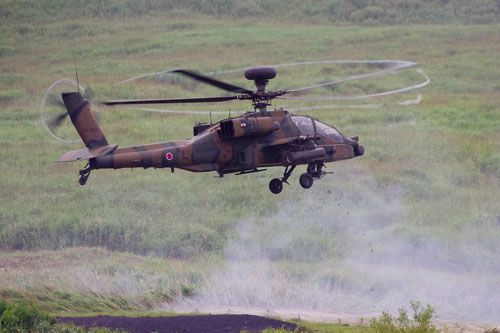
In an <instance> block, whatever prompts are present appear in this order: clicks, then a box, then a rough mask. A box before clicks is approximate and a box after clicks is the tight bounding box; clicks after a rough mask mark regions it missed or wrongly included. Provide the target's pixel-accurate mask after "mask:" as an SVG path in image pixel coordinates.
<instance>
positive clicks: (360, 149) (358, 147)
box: [347, 136, 365, 157]
mask: <svg viewBox="0 0 500 333" xmlns="http://www.w3.org/2000/svg"><path fill="white" fill-rule="evenodd" d="M358 141H359V137H358V136H353V137H350V138H349V139H348V140H347V144H349V145H350V146H352V148H354V156H355V157H357V156H363V155H364V154H365V147H364V146H363V145H362V144H360V143H358Z"/></svg>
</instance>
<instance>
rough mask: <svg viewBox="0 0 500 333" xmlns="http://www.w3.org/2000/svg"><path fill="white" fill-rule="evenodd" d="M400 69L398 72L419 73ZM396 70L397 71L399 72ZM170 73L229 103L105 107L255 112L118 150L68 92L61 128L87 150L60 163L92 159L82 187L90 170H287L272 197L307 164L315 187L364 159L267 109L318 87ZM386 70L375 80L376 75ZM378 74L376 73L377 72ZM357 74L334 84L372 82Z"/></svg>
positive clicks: (303, 119) (332, 136)
mask: <svg viewBox="0 0 500 333" xmlns="http://www.w3.org/2000/svg"><path fill="white" fill-rule="evenodd" d="M416 65H417V64H416V63H411V62H403V64H402V65H400V68H408V67H413V66H416ZM398 69H399V68H398ZM169 72H170V73H175V74H180V75H183V76H186V77H189V78H191V79H194V80H197V81H199V82H202V83H205V84H209V85H211V86H215V87H217V88H220V89H222V90H225V91H227V92H230V93H232V95H231V96H220V97H200V98H174V99H134V100H111V101H105V102H103V104H105V105H108V106H113V105H146V104H178V103H208V102H224V101H230V100H240V101H243V100H245V101H251V103H252V106H253V109H254V110H253V111H248V112H246V113H244V114H242V115H241V116H237V117H229V118H227V119H224V120H221V121H219V122H217V123H213V124H212V123H211V124H197V125H195V126H194V127H193V135H194V136H193V138H191V139H188V140H177V141H169V142H160V143H151V144H143V145H137V146H127V147H119V146H118V145H116V144H109V143H108V141H107V139H106V137H105V136H104V133H103V132H102V130H101V129H100V127H99V125H98V123H97V121H96V118H95V117H94V115H93V113H92V112H91V103H89V101H88V100H87V99H85V98H84V97H83V96H82V94H81V93H80V92H79V91H73V92H63V93H62V95H61V97H62V101H63V103H64V106H65V108H66V110H67V113H65V114H64V115H61V116H59V118H58V119H57V122H60V121H61V120H62V119H63V118H64V117H65V116H67V115H69V118H70V119H71V122H72V123H73V125H74V127H75V128H76V130H77V132H78V134H79V135H80V137H81V139H82V141H83V143H84V144H85V145H86V147H87V148H86V149H81V150H75V151H69V152H67V153H65V154H63V155H62V156H61V157H60V158H59V159H58V160H57V161H58V162H74V161H80V160H87V161H88V163H87V165H86V166H85V167H84V168H83V169H81V170H80V171H79V176H80V178H79V183H80V185H85V184H86V182H87V180H88V178H89V175H90V173H91V171H92V170H100V169H122V168H144V169H147V168H169V169H171V172H172V173H173V172H174V170H175V169H182V170H187V171H192V172H209V171H215V172H217V174H218V175H219V176H220V177H223V176H224V175H226V174H232V173H234V174H236V175H244V174H250V173H255V172H261V171H264V170H266V169H265V168H268V167H284V168H285V169H284V173H283V176H282V177H280V178H273V179H271V181H270V182H269V189H270V191H271V192H272V193H274V194H278V193H280V192H281V191H282V190H283V184H284V183H286V184H289V183H288V179H289V177H290V176H291V175H292V172H293V171H294V170H295V169H296V167H297V166H299V165H305V166H307V167H306V171H305V172H304V173H302V174H301V176H300V178H299V183H300V185H301V186H302V187H303V188H304V189H308V188H310V187H311V186H312V185H313V183H314V181H315V180H319V179H321V178H322V177H323V176H325V175H326V174H327V173H328V172H326V171H325V170H324V168H325V164H326V163H330V162H336V161H340V160H347V159H352V158H355V157H359V156H363V155H364V153H365V148H364V147H363V145H362V144H361V143H359V138H358V137H357V136H352V137H347V136H345V135H343V134H342V133H341V132H340V131H339V130H337V129H336V128H335V127H334V126H331V125H328V124H326V123H324V122H322V121H320V120H319V119H315V118H313V117H310V116H305V115H296V114H291V113H290V112H288V111H287V110H284V109H282V108H280V109H274V110H268V107H269V106H270V105H271V101H272V100H273V99H287V97H286V96H284V95H287V94H292V93H294V92H299V91H303V90H307V89H312V88H316V87H319V86H323V85H325V84H318V85H314V86H310V87H304V88H299V89H293V90H280V91H267V90H266V86H267V85H268V83H269V80H272V79H273V78H275V77H276V75H277V71H276V69H275V68H274V67H271V66H266V67H251V68H248V69H246V70H245V71H244V75H245V78H246V79H248V80H251V81H253V82H254V84H255V88H256V89H255V90H249V89H246V88H243V87H239V86H236V85H233V84H230V83H227V82H224V81H221V80H218V79H215V78H214V77H211V76H208V75H203V74H200V73H197V72H194V71H190V70H185V69H176V70H172V71H169ZM381 72H383V71H380V72H377V73H375V75H379V73H381ZM372 74H373V73H372ZM372 74H368V75H366V74H365V75H360V76H356V77H350V78H348V79H343V80H337V81H332V82H329V83H326V84H336V83H339V82H344V81H346V80H351V79H356V78H359V77H367V76H370V75H372Z"/></svg>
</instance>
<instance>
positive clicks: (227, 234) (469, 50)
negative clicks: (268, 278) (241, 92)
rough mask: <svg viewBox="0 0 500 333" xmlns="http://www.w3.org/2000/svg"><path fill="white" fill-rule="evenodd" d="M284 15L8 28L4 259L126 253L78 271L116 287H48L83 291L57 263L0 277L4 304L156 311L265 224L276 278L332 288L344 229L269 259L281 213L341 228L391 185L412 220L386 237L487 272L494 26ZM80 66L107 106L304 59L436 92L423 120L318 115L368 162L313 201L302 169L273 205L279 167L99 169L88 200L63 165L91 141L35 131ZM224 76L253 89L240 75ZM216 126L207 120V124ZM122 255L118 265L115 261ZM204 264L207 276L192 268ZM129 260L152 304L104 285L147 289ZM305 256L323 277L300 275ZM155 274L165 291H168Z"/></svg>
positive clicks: (136, 139)
mask: <svg viewBox="0 0 500 333" xmlns="http://www.w3.org/2000/svg"><path fill="white" fill-rule="evenodd" d="M36 10H38V9H36V8H35V9H33V11H36ZM374 12H375V11H374ZM289 15H290V18H287V20H286V21H281V20H274V19H271V18H265V19H261V20H259V21H258V24H255V22H254V18H253V16H251V17H250V18H249V17H244V18H242V19H235V18H234V17H223V18H218V19H217V20H214V19H213V18H211V17H207V16H202V15H200V16H192V17H191V16H186V15H184V16H182V17H172V16H164V15H161V14H158V15H152V16H146V17H136V16H133V17H126V18H121V17H118V16H113V18H112V19H109V18H102V17H99V15H89V16H88V17H87V16H83V17H81V18H76V19H75V18H73V17H72V18H71V19H68V18H64V19H58V20H55V19H48V18H47V17H44V18H43V22H42V23H41V22H38V21H37V22H35V23H34V24H28V23H26V22H14V21H8V23H7V24H3V25H2V26H0V57H1V58H0V59H1V62H0V91H1V93H0V145H1V146H2V149H1V150H0V170H1V171H2V172H1V173H0V193H1V197H2V200H1V203H0V248H1V249H5V250H8V251H12V250H17V251H53V250H61V249H67V248H73V247H85V248H89V247H92V248H97V249H98V250H97V251H106V250H108V251H114V252H112V253H113V256H116V258H109V259H106V260H104V261H102V260H100V259H99V260H98V262H97V263H95V264H94V263H93V262H92V261H89V260H90V259H85V258H86V256H87V255H88V256H90V258H91V257H92V256H91V252H92V251H94V250H90V249H85V250H81V251H82V253H83V254H85V256H83V257H82V259H81V260H83V261H84V265H87V266H86V267H90V268H89V269H90V271H91V272H92V274H93V275H92V274H91V275H90V276H88V278H89V279H92V278H95V277H96V276H98V277H101V276H103V277H105V278H106V279H107V280H106V281H107V283H108V284H109V285H108V286H109V288H110V289H109V290H98V291H95V290H93V289H91V288H88V286H87V287H85V288H83V289H78V288H77V287H75V285H71V284H70V285H65V284H64V283H59V284H57V285H54V284H53V283H49V281H51V280H50V279H44V277H43V275H36V274H38V273H37V272H39V271H43V272H46V274H48V276H49V277H50V276H52V277H54V276H55V279H56V281H60V282H64V281H66V280H68V281H73V282H74V281H77V280H76V277H78V276H80V275H81V274H83V273H84V272H82V271H79V270H78V269H77V268H78V264H79V262H78V259H75V258H73V259H71V260H73V264H72V266H71V267H72V269H75V270H74V271H71V272H72V273H71V274H70V275H71V276H70V277H69V278H68V277H66V276H64V274H63V271H64V270H63V268H61V267H59V266H58V268H56V269H55V270H47V271H44V268H43V267H42V266H36V267H35V268H32V269H31V268H30V269H29V270H27V271H26V270H24V268H22V269H21V268H16V269H15V270H14V271H13V272H8V273H6V272H5V271H1V272H0V281H4V283H1V285H2V290H1V293H2V295H3V297H6V298H9V299H17V300H20V299H29V300H32V301H34V302H36V303H37V304H39V305H40V306H41V307H42V308H43V309H47V310H51V311H58V312H64V313H79V312H93V311H99V312H102V311H115V310H126V311H148V310H150V309H152V308H154V307H155V306H157V305H158V304H160V303H162V302H166V301H167V302H168V301H169V300H170V299H172V297H175V296H176V295H182V294H183V293H184V294H189V293H191V292H192V291H193V289H192V288H197V287H199V286H202V285H204V283H205V282H206V281H207V276H208V275H209V274H210V271H211V270H212V269H213V268H214V267H219V266H220V265H221V263H222V258H223V255H224V251H225V248H226V246H227V244H228V243H229V242H231V241H234V240H238V239H239V238H238V237H239V235H238V231H237V230H236V228H235V227H236V226H237V225H238V223H240V222H241V221H246V220H251V221H254V222H255V225H257V226H260V227H261V231H256V233H255V235H253V237H254V238H256V240H255V241H256V242H257V243H258V244H259V246H261V249H263V250H264V251H266V254H269V256H270V257H269V258H270V259H271V260H272V261H273V262H276V263H279V262H280V261H281V260H284V261H285V263H284V264H283V266H284V267H292V268H290V270H291V271H292V272H295V273H297V275H301V274H302V275H304V276H306V277H310V278H313V279H319V278H320V275H321V274H324V275H325V276H324V278H325V279H326V280H328V279H331V280H335V278H338V277H339V275H340V276H341V277H342V275H341V274H342V272H339V271H336V270H329V269H325V271H323V270H322V269H318V268H317V267H318V265H319V264H320V263H325V262H328V263H334V264H336V263H337V262H338V260H340V259H341V258H343V256H344V255H345V252H346V249H349V246H350V244H346V243H342V236H341V234H340V233H339V230H337V229H328V228H327V227H325V226H323V225H321V224H315V223H312V226H309V224H303V225H302V224H301V229H299V230H301V232H302V234H300V235H299V236H297V237H295V236H294V237H295V238H294V237H292V240H293V241H292V242H290V243H289V244H287V246H283V247H277V246H275V243H277V242H278V240H276V237H275V235H276V234H280V233H281V232H283V230H281V229H280V227H282V228H288V227H289V224H287V223H286V221H283V214H280V213H283V211H285V212H286V211H288V210H290V211H294V210H292V209H290V207H298V208H297V210H296V211H294V212H295V213H297V214H296V216H298V217H297V219H302V220H307V218H308V217H309V216H311V214H312V213H314V212H322V213H323V214H324V216H340V212H342V213H344V211H341V210H340V209H341V208H338V210H335V209H334V208H332V206H335V204H336V203H337V202H344V201H342V200H344V199H346V198H347V199H349V200H353V204H352V205H351V206H348V207H349V208H350V209H352V211H353V212H355V211H357V210H361V211H363V208H364V207H365V206H363V205H364V204H368V205H369V204H372V205H374V204H373V203H370V202H368V203H366V202H363V200H367V199H366V197H365V196H364V195H365V194H366V193H368V195H369V194H370V193H375V192H376V193H378V192H383V193H385V192H384V191H386V189H391V188H393V187H395V188H400V189H401V191H400V192H401V200H400V201H401V203H400V204H401V205H402V206H404V214H401V215H402V216H400V217H399V218H400V219H398V223H397V225H394V226H392V228H393V229H394V230H396V233H397V234H398V235H404V236H405V237H408V238H409V239H411V240H412V241H414V242H415V243H418V242H419V241H421V240H423V239H432V240H436V242H438V243H439V244H443V246H444V247H445V248H446V249H447V250H448V251H450V252H453V251H455V250H457V249H461V248H462V244H463V242H464V240H465V241H468V242H473V243H474V244H476V243H478V242H484V244H487V245H485V246H484V247H483V248H481V250H480V251H479V252H478V254H477V256H478V257H480V258H481V261H480V262H481V264H483V263H484V264H485V265H488V264H492V263H493V264H494V263H495V258H497V257H498V250H497V249H496V247H494V246H490V245H489V244H495V242H496V240H498V237H500V228H499V227H498V226H499V223H500V222H499V221H500V206H499V205H498V199H497V198H498V197H499V195H500V192H499V188H500V155H499V153H498V152H499V151H500V134H499V133H500V131H499V129H500V109H499V106H498V105H500V103H499V102H500V97H499V96H500V95H499V94H498V92H499V89H500V88H499V85H498V79H499V78H500V57H499V54H500V43H498V31H499V25H498V24H490V25H462V24H445V25H414V26H377V27H360V26H349V25H344V26H340V25H331V24H327V23H323V24H298V23H297V21H294V20H293V18H292V17H293V13H291V14H289ZM357 15H358V14H357ZM359 15H361V14H359ZM436 15H437V14H436ZM228 27H230V28H228ZM73 55H75V57H76V62H77V64H78V71H79V76H80V81H81V82H82V83H83V84H85V85H90V86H91V87H92V88H93V90H94V91H95V92H96V96H97V99H104V98H128V97H131V98H132V97H139V96H142V97H151V98H153V97H158V96H169V97H188V96H206V95H210V94H217V95H218V94H220V93H221V92H220V91H218V90H216V89H212V88H207V87H204V86H200V85H197V84H192V83H189V82H188V81H185V80H179V81H177V80H175V79H171V78H162V79H161V80H158V79H157V80H156V81H155V80H144V81H141V84H129V85H124V86H122V87H120V88H115V89H113V87H112V85H113V84H114V83H116V82H119V81H121V80H124V79H127V78H129V77H132V76H135V75H139V74H143V73H148V72H156V71H162V70H167V69H171V68H178V67H183V68H191V69H195V70H200V71H202V72H209V71H214V70H224V69H231V68H242V67H246V66H253V65H267V64H280V63H287V62H297V61H306V60H327V59H387V58H392V59H405V60H411V61H417V62H420V63H421V68H422V69H423V70H425V72H426V73H427V74H428V75H429V76H430V77H431V79H432V83H431V84H430V85H429V86H428V87H426V88H424V89H423V91H422V93H423V100H422V103H421V104H420V105H417V106H410V107H406V108H384V109H377V110H370V109H366V110H364V109H363V110H349V109H332V110H322V111H316V112H314V113H309V114H312V115H313V116H314V117H317V118H319V119H321V120H323V121H325V122H326V123H329V124H332V125H335V126H337V127H338V128H339V129H340V130H341V131H342V132H343V133H345V134H346V135H348V136H352V135H359V136H360V141H361V142H362V143H363V145H364V146H365V147H366V149H367V153H366V155H365V156H363V157H362V158H359V159H356V160H352V161H347V162H342V163H337V164H332V165H331V166H330V165H329V170H330V171H335V172H336V174H335V175H332V176H328V177H325V179H323V180H322V181H320V182H316V183H315V185H314V188H313V189H312V190H311V191H303V190H302V189H301V188H300V187H299V185H298V176H299V175H300V173H301V172H302V171H298V172H296V173H295V174H294V175H293V176H292V177H291V179H290V183H291V184H292V186H289V187H288V186H287V187H285V190H284V192H283V193H282V194H280V195H279V196H275V195H272V194H271V193H270V192H269V191H268V188H267V186H268V182H269V180H270V179H271V178H273V177H278V176H280V175H281V174H282V170H280V169H271V170H268V171H267V172H264V173H258V174H252V175H247V176H227V177H224V178H223V179H219V178H214V177H213V176H214V174H193V173H188V172H183V171H177V170H176V172H175V174H170V172H169V171H166V170H134V171H131V170H118V171H109V170H104V171H96V172H92V175H91V177H90V179H89V181H88V184H87V185H86V186H85V187H80V186H79V185H78V184H77V178H78V176H77V173H78V170H79V169H80V168H81V167H83V163H72V164H56V163H54V161H55V160H56V159H57V158H58V157H59V156H60V155H61V154H63V153H64V152H66V151H68V150H75V149H81V148H83V147H82V145H81V144H62V143H58V142H55V141H54V140H53V139H52V138H51V137H50V136H49V135H48V134H47V133H46V132H45V130H44V128H43V126H42V124H41V121H40V109H39V108H40V100H41V98H42V96H43V95H44V93H45V91H46V89H47V88H48V87H49V86H50V85H51V84H52V83H53V82H54V81H56V80H58V79H60V78H62V77H67V78H73V76H74V62H73V59H74V58H73ZM367 69H369V68H366V67H356V66H331V67H325V66H323V65H318V66H311V67H297V68H287V69H283V70H281V69H280V70H279V73H278V77H277V78H276V80H274V81H272V82H271V84H270V88H271V87H272V89H287V88H295V87H301V86H307V85H310V84H314V83H317V82H319V81H322V80H326V79H328V78H329V77H330V75H331V76H333V77H344V76H346V75H351V74H353V73H357V72H358V71H363V70H367ZM220 78H221V79H224V80H229V81H230V82H233V83H234V84H238V85H244V86H246V87H251V86H252V85H251V84H250V83H249V82H247V81H246V80H245V79H244V78H242V73H236V74H227V75H221V76H220ZM414 80H421V78H418V76H416V75H415V73H414V72H412V71H408V72H405V73H401V74H400V75H398V76H390V77H387V78H383V79H378V78H377V79H374V80H367V81H363V82H361V83H360V82H358V83H353V84H346V85H341V86H339V87H338V90H335V91H331V90H327V89H320V90H319V91H318V94H331V93H332V92H336V93H339V94H340V93H346V94H352V93H359V92H362V91H367V92H375V91H378V90H379V89H392V88H393V87H399V86H400V85H402V84H403V85H404V84H407V83H408V82H410V83H412V82H415V81H414ZM158 81H159V82H158ZM418 82H420V81H418ZM171 83H180V86H175V87H174V86H173V85H172V84H171ZM414 97H415V96H414V94H409V95H408V96H403V97H402V98H405V99H406V98H414ZM394 100H397V99H396V98H388V99H386V100H384V102H391V101H394ZM371 102H375V103H378V102H379V101H378V100H376V101H371ZM274 105H275V106H276V107H281V106H283V107H284V108H287V107H298V106H303V105H307V103H292V102H290V101H279V102H275V103H274ZM249 107H250V106H249V105H245V104H223V105H222V104H219V105H208V106H203V107H200V108H201V109H204V110H214V111H221V110H222V111H227V112H228V113H229V111H230V110H232V111H236V110H244V109H248V108H249ZM189 109H195V106H193V107H190V108H189ZM108 111H109V112H108ZM99 114H100V116H101V120H100V123H101V127H102V129H103V131H104V132H105V134H106V136H107V138H108V141H109V142H110V143H113V144H114V143H116V144H119V145H121V146H124V145H130V144H140V143H149V142H158V141H168V140H175V139H184V138H187V137H189V136H190V135H191V128H190V126H191V125H193V124H194V122H195V121H200V120H201V121H208V117H195V116H190V115H189V116H177V115H158V114H147V113H144V112H134V111H130V110H124V109H118V110H116V111H110V110H107V109H104V108H102V107H101V108H100V109H99ZM223 117H224V116H223V115H214V121H215V120H219V119H221V118H223ZM67 126H70V125H68V124H67ZM68 129H69V130H70V131H71V130H72V129H71V127H68ZM377 191H378V192H377ZM356 200H358V201H356ZM325 203H327V204H325ZM343 207H344V206H342V209H343ZM379 214H380V213H379ZM403 215H404V216H403ZM285 216H288V215H287V214H285ZM321 216H323V215H321ZM376 217H377V218H379V219H380V220H383V219H384V218H386V217H385V216H384V215H382V216H379V215H377V216H376ZM339 219H340V217H339ZM266 226H267V227H266ZM393 229H391V230H393ZM286 231H287V230H285V232H284V234H287V233H286ZM464 234H465V235H466V236H464ZM256 235H260V236H262V237H257V236H256ZM464 237H465V238H464ZM104 249H106V250H104ZM64 251H69V252H71V251H72V250H71V249H68V250H63V252H53V253H54V255H55V256H56V258H57V257H58V256H59V255H60V253H63V254H64ZM77 251H80V250H77ZM122 252H124V253H125V254H119V253H122ZM37 253H38V252H33V253H31V252H16V253H14V254H11V253H10V252H9V253H2V254H1V258H2V260H4V259H5V258H8V257H9V256H18V257H22V256H27V257H30V258H33V257H34V256H36V255H37ZM48 253H52V252H48ZM114 254H116V255H114ZM135 255H140V257H136V256H135ZM474 255H476V254H474ZM49 256H50V255H49ZM71 256H76V254H75V253H72V254H71V255H70V257H71ZM144 256H145V259H144ZM150 256H151V257H150ZM206 258H209V260H208V262H209V263H210V264H209V265H206V266H204V265H202V264H200V262H203V261H204V260H205V259H206ZM129 259H130V260H131V261H133V262H135V261H138V265H139V266H138V267H141V268H142V269H144V270H145V271H146V272H147V274H146V277H145V278H146V280H147V281H149V282H151V283H152V284H153V285H156V286H157V287H158V290H148V289H147V288H145V287H144V288H143V289H140V290H138V291H137V293H136V294H133V295H128V294H127V295H126V296H123V295H124V291H123V290H119V289H116V290H115V289H112V284H113V283H114V281H115V278H116V275H115V273H113V272H115V271H117V272H119V273H120V274H124V275H125V276H127V277H128V278H129V279H131V280H130V281H132V282H133V283H132V284H133V285H139V286H143V285H141V284H140V283H138V282H137V281H138V280H137V279H135V278H134V275H133V274H135V273H137V270H138V268H134V267H131V266H130V264H129V263H127V260H129ZM16 260H18V259H16ZM30 260H31V259H30ZM115 260H117V261H118V263H117V264H115V263H114V262H115ZM177 260H187V261H186V262H184V261H182V263H181V264H178V265H180V266H181V267H186V268H185V269H186V271H181V272H180V273H176V272H175V270H174V269H173V268H172V266H173V267H175V265H177V264H176V262H177ZM311 260H312V261H313V262H314V263H313V264H311V265H309V264H307V262H310V261H311ZM62 262H65V261H62ZM297 263H298V264H297ZM297 265H298V267H297ZM318 271H319V272H318ZM158 272H161V273H162V274H165V275H166V276H168V277H169V278H167V279H166V280H162V279H161V277H160V276H159V275H160V274H159V273H158ZM28 273H29V274H28ZM315 274H317V275H315ZM40 276H41V278H40ZM343 278H344V280H346V281H347V280H348V279H349V277H348V276H345V277H343ZM340 280H342V278H341V279H340ZM19 281H20V282H19ZM342 281H343V280H342ZM75 283H76V282H75Z"/></svg>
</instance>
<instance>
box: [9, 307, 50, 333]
mask: <svg viewBox="0 0 500 333" xmlns="http://www.w3.org/2000/svg"><path fill="white" fill-rule="evenodd" d="M55 323H56V318H55V317H53V316H51V315H49V314H47V313H45V312H42V311H40V310H39V309H38V308H37V307H35V306H34V305H33V304H29V303H26V302H21V303H19V304H10V303H7V302H6V301H5V300H0V331H2V332H4V331H8V332H12V331H21V332H24V331H30V330H40V331H46V330H48V329H49V328H51V327H52V325H54V324H55Z"/></svg>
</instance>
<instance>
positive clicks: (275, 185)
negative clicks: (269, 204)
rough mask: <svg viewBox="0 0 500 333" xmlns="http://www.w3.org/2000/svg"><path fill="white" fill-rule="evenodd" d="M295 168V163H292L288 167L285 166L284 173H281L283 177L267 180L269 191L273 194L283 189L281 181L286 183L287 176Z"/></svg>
mask: <svg viewBox="0 0 500 333" xmlns="http://www.w3.org/2000/svg"><path fill="white" fill-rule="evenodd" d="M294 169H295V165H292V166H291V167H290V169H289V167H286V168H285V173H284V174H283V178H281V179H279V178H273V179H271V181H270V182H269V189H270V190H271V192H273V193H274V194H278V193H280V192H281V191H282V190H283V183H287V184H288V182H287V180H288V178H289V177H290V176H291V175H292V172H293V170H294Z"/></svg>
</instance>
